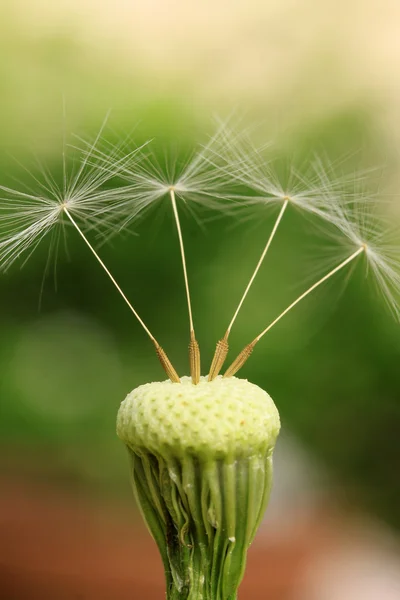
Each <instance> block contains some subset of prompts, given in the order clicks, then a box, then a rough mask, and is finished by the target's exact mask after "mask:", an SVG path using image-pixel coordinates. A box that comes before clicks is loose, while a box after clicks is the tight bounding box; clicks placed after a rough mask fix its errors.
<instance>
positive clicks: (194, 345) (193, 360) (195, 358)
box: [189, 330, 200, 385]
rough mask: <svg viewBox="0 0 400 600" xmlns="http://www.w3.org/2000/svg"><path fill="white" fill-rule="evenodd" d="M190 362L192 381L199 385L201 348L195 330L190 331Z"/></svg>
mask: <svg viewBox="0 0 400 600" xmlns="http://www.w3.org/2000/svg"><path fill="white" fill-rule="evenodd" d="M189 363H190V376H191V378H192V383H194V385H197V384H198V383H199V381H200V348H199V344H198V341H197V340H196V338H195V335H194V331H193V330H192V331H191V332H190V343H189Z"/></svg>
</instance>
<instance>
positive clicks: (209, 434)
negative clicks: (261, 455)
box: [117, 377, 280, 456]
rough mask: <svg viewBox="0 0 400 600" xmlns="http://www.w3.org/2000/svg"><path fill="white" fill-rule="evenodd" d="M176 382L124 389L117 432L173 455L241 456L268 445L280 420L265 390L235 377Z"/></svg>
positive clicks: (137, 444)
mask: <svg viewBox="0 0 400 600" xmlns="http://www.w3.org/2000/svg"><path fill="white" fill-rule="evenodd" d="M181 381H182V383H181V384H176V383H172V382H171V381H162V382H156V383H148V384H145V385H141V386H139V387H138V388H136V389H135V390H133V391H132V392H131V393H130V394H128V396H127V398H126V399H125V400H124V402H123V403H122V405H121V408H120V410H119V413H118V421H117V433H118V436H119V437H120V438H121V439H122V440H123V441H124V442H125V443H126V444H127V445H128V446H129V447H131V448H132V449H134V448H137V449H138V450H140V449H141V448H145V449H146V450H148V451H151V452H154V453H155V454H161V455H164V454H168V455H175V456H181V455H183V454H186V453H188V452H189V453H194V454H196V455H200V456H203V455H207V456H210V455H214V456H228V455H234V456H243V455H251V454H253V453H258V452H266V451H267V450H268V448H273V446H274V445H275V440H276V438H277V435H278V433H279V428H280V421H279V414H278V411H277V409H276V407H275V404H274V402H273V401H272V399H271V397H270V396H269V395H268V394H267V392H265V391H264V390H262V389H261V388H259V387H258V386H257V385H254V384H252V383H249V382H248V381H247V380H245V379H238V378H236V377H229V378H227V379H224V378H223V377H218V378H217V379H215V380H214V381H212V382H208V381H207V379H206V377H202V378H201V380H200V383H199V384H198V385H193V384H192V382H191V379H190V377H182V380H181Z"/></svg>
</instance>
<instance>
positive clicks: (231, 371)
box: [224, 244, 366, 377]
mask: <svg viewBox="0 0 400 600" xmlns="http://www.w3.org/2000/svg"><path fill="white" fill-rule="evenodd" d="M365 251H366V245H365V244H363V245H362V246H361V247H360V248H358V250H356V251H355V252H353V254H351V255H350V256H348V257H347V258H346V259H345V260H344V261H342V262H341V263H340V264H339V265H337V266H336V267H335V268H334V269H332V270H331V271H329V273H327V274H326V275H324V276H323V277H322V278H321V279H319V280H318V281H317V282H316V283H314V284H313V285H312V286H311V287H310V288H308V290H306V291H305V292H303V293H302V294H301V296H299V297H298V298H297V299H296V300H295V301H294V302H292V303H291V304H290V305H289V306H288V307H287V308H286V309H285V310H284V311H283V312H282V313H281V314H280V315H279V316H278V317H276V319H274V320H273V321H272V323H270V324H269V325H268V327H266V328H265V329H264V330H263V331H262V332H261V333H260V334H259V335H258V336H257V337H256V338H254V340H253V341H252V342H250V344H248V345H247V346H245V348H244V349H243V350H242V351H241V352H240V354H239V355H238V357H237V358H236V359H235V360H234V362H233V363H232V364H231V366H230V367H229V368H228V369H227V371H226V372H225V373H224V377H231V376H232V375H235V373H237V371H238V370H239V369H240V368H241V367H242V366H243V365H244V363H245V362H246V360H247V359H248V358H249V356H250V354H251V352H252V350H253V348H254V346H255V345H256V344H257V342H259V341H260V339H261V338H262V337H263V336H264V335H265V334H266V333H267V332H268V331H269V330H270V329H272V327H273V326H274V325H276V324H277V323H278V321H280V320H281V319H282V317H284V316H285V315H286V314H287V313H288V312H289V311H290V310H292V308H294V307H295V306H296V305H297V304H298V303H299V302H301V300H304V298H306V296H308V295H309V294H311V292H313V291H314V290H315V289H316V288H317V287H319V286H320V285H321V284H322V283H324V282H325V281H327V280H328V279H329V278H330V277H332V276H333V275H335V273H337V272H338V271H340V270H341V269H343V268H344V267H345V266H346V265H348V264H349V263H350V262H352V261H353V260H354V259H355V258H357V256H359V255H360V254H361V253H362V252H365Z"/></svg>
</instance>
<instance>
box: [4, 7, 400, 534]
mask: <svg viewBox="0 0 400 600" xmlns="http://www.w3.org/2000/svg"><path fill="white" fill-rule="evenodd" d="M356 4H357V3H356V2H347V3H346V10H347V16H348V19H347V22H346V23H342V22H341V19H340V18H339V14H338V13H339V12H340V11H339V8H336V9H335V6H336V7H337V3H327V4H326V6H325V8H324V10H325V11H327V12H328V13H329V10H331V12H330V16H331V18H330V19H328V17H327V16H325V14H324V13H323V11H322V9H321V8H319V7H317V5H316V3H315V2H311V1H310V2H307V3H304V9H303V10H302V11H299V9H298V7H292V6H291V4H290V3H289V2H284V3H280V4H279V3H272V4H271V7H269V8H267V7H264V5H263V4H261V3H256V2H251V3H250V4H249V3H243V5H241V4H240V3H239V4H237V5H236V4H235V7H234V8H233V9H232V10H230V9H229V7H228V4H226V3H223V8H222V5H221V7H220V8H217V7H214V9H213V8H212V7H211V4H210V3H208V2H206V3H205V5H204V7H203V8H202V7H193V6H192V8H191V9H190V8H189V7H188V6H187V5H184V4H183V3H181V2H177V3H176V6H175V5H174V6H172V7H169V8H168V9H167V7H166V5H163V4H162V3H157V2H153V3H150V5H149V6H147V8H146V7H145V6H144V4H143V6H140V3H139V5H138V6H135V7H130V6H129V3H124V2H122V3H121V6H120V7H118V3H116V4H113V6H114V8H112V7H111V4H110V6H108V4H107V3H105V4H102V5H101V6H100V7H99V10H97V5H96V4H95V3H92V2H89V1H87V2H80V3H77V2H72V3H68V5H67V4H64V3H60V5H58V4H57V6H55V5H53V4H50V3H49V2H45V1H42V2H36V1H35V2H33V3H31V4H30V6H26V5H25V3H23V2H12V3H11V2H5V3H3V4H2V7H1V8H0V12H1V19H0V22H1V25H0V29H1V36H0V50H1V51H0V86H1V90H2V93H1V99H0V130H1V137H0V149H1V153H0V173H1V177H0V182H1V184H3V185H10V186H11V187H16V186H18V185H19V184H18V183H16V182H15V178H16V179H17V180H18V182H20V183H22V184H24V183H26V184H27V185H30V183H29V182H30V181H31V180H30V179H29V176H28V175H27V174H26V173H25V172H24V170H23V168H22V167H21V166H20V164H18V162H22V164H24V165H28V166H29V165H30V164H31V158H30V156H31V152H32V151H34V152H35V153H36V154H37V155H38V156H39V157H40V160H43V161H45V162H46V163H47V164H48V165H49V167H50V168H51V170H52V172H53V173H55V174H56V176H57V175H58V176H59V175H60V173H61V166H62V165H61V139H62V129H63V114H62V104H63V98H64V99H65V102H66V107H67V129H68V131H73V132H75V133H77V134H79V135H81V134H83V135H85V136H88V137H90V136H93V135H95V134H96V132H97V131H98V129H99V127H100V125H101V122H102V120H103V118H104V115H105V113H106V112H107V110H108V109H109V108H110V107H111V108H112V109H113V112H112V117H111V120H110V129H109V130H108V133H107V135H109V136H110V137H111V138H113V137H114V138H115V137H116V136H117V134H116V133H115V132H124V131H131V130H132V128H134V127H137V136H136V139H137V141H138V142H140V141H142V140H145V139H148V138H150V137H155V138H156V140H155V142H154V145H155V147H156V148H157V153H158V154H159V156H160V158H161V159H162V157H163V154H164V153H165V152H168V150H169V149H170V148H172V149H173V151H174V152H175V150H176V149H177V148H178V149H180V150H181V151H182V152H183V153H185V151H186V150H187V149H188V148H191V146H192V145H193V144H194V143H197V141H198V140H200V141H203V140H204V139H206V136H207V134H208V133H212V128H211V125H210V123H211V116H212V114H213V113H217V114H220V115H222V116H225V115H227V114H229V113H230V111H231V110H232V109H235V110H239V112H241V113H244V114H245V117H244V126H246V125H247V124H251V123H254V122H257V123H258V122H262V134H260V137H262V136H264V137H265V139H268V137H272V138H273V139H274V140H275V141H276V146H277V148H278V150H279V153H280V155H282V156H284V157H285V159H287V160H288V161H290V160H292V158H293V157H296V161H297V162H298V164H301V165H304V167H307V163H308V160H309V159H310V157H311V156H312V155H313V153H314V152H316V153H317V154H318V153H323V154H324V155H327V156H328V157H329V159H330V160H331V161H333V162H335V161H337V160H341V159H342V158H343V157H344V156H348V157H349V158H348V160H347V163H346V169H347V170H348V172H351V170H352V169H353V168H358V167H362V168H363V167H370V166H371V165H378V166H382V165H383V166H384V176H383V180H384V181H383V183H382V184H381V185H382V188H383V189H384V193H385V194H389V195H390V196H391V197H394V200H393V203H392V204H391V205H390V206H389V205H388V208H387V210H388V211H392V213H391V214H390V218H391V220H392V221H393V222H396V220H397V222H399V223H400V209H399V202H398V197H395V195H394V194H393V192H395V191H396V189H397V184H398V172H399V171H398V166H399V153H398V147H399V146H398V144H397V137H398V135H399V134H400V127H399V124H398V119H397V113H396V111H398V103H397V102H396V93H397V90H396V89H395V86H394V85H393V74H394V73H395V72H396V68H397V67H396V65H397V62H398V59H399V57H400V48H397V46H400V44H398V41H397V46H396V45H395V42H394V40H395V37H394V33H393V31H392V28H391V21H392V18H394V13H396V17H397V18H399V17H400V13H399V11H398V10H397V11H396V9H395V8H393V13H391V12H390V10H391V6H390V5H389V4H390V3H386V4H385V3H383V5H382V7H381V12H380V15H381V17H380V19H378V20H376V19H375V12H374V10H373V8H374V7H375V8H376V6H377V5H375V4H374V3H370V2H366V3H365V6H364V9H363V14H362V15H360V14H359V12H358V11H357V7H356ZM328 5H329V7H330V9H328V8H327V7H328ZM228 9H229V10H228ZM292 9H293V10H292ZM213 10H214V11H215V12H213ZM171 12H172V13H173V15H171ZM228 13H229V14H228ZM398 13H399V14H398ZM222 24H225V28H224V29H223V34H221V35H219V34H220V32H221V28H220V27H221V25H222ZM352 26H353V27H352ZM166 30H167V32H168V34H167V33H166ZM354 31H355V40H354V38H352V37H351V35H350V32H351V33H354ZM379 34H381V37H379ZM375 38H378V39H379V40H380V43H376V44H375V45H374V42H373V43H372V45H369V42H370V40H371V39H375ZM352 39H353V42H352ZM390 40H392V45H390ZM367 48H368V50H369V55H368V57H367V56H366V55H365V50H366V49H367ZM361 57H362V59H361ZM390 61H391V62H390ZM385 69H386V71H385ZM385 73H386V74H385ZM396 77H397V79H398V75H396ZM15 158H16V159H17V161H15V160H14V159H15ZM206 216H207V215H206ZM272 223H273V219H272V215H265V218H262V219H258V220H257V224H255V222H254V221H243V222H234V223H233V221H232V219H230V218H229V217H223V218H222V217H221V218H219V219H216V220H208V221H207V223H206V226H205V227H204V229H202V228H199V227H198V225H197V224H196V223H194V222H193V221H192V220H191V219H190V218H188V217H187V216H186V215H184V216H183V217H182V226H183V231H184V238H185V243H186V254H187V260H188V265H189V276H190V283H191V290H192V296H193V307H194V315H195V323H196V330H197V335H198V339H199V342H200V345H201V349H202V359H203V365H204V367H203V369H205V365H207V364H209V363H210V361H211V358H212V354H213V351H214V347H215V342H216V340H217V339H219V338H220V337H221V335H222V334H223V332H224V331H225V328H226V325H227V322H228V320H229V318H230V316H231V314H232V312H233V310H234V308H235V303H236V302H237V300H238V299H239V297H240V294H241V292H242V290H243V289H244V286H245V284H246V282H247V278H248V277H249V275H250V273H251V269H252V267H253V265H254V264H255V261H256V259H257V257H258V255H259V253H260V251H261V248H262V247H263V244H264V243H265V239H266V235H267V232H268V231H269V230H270V228H271V226H272ZM302 223H303V222H302V221H301V220H300V218H299V216H298V215H290V217H288V219H287V221H286V222H285V223H284V225H282V227H281V230H280V233H279V237H278V238H277V240H276V244H275V243H274V246H273V248H272V249H271V253H270V255H269V257H268V260H267V262H266V264H265V267H264V268H263V270H262V271H261V273H260V275H259V277H258V279H257V280H256V283H255V285H254V288H253V289H252V292H251V294H250V296H249V298H248V300H247V301H246V303H245V305H244V307H243V310H242V312H241V314H240V318H239V319H238V322H237V325H236V326H235V329H234V330H233V335H232V339H231V343H232V355H234V354H235V351H238V350H239V349H241V348H242V346H243V345H244V344H245V343H247V342H248V341H249V340H250V339H251V338H252V336H254V334H256V333H257V332H258V331H259V330H260V329H261V328H262V327H263V326H265V325H266V324H267V323H268V322H269V320H271V319H272V318H273V317H274V316H275V315H276V314H277V313H278V312H279V310H280V309H282V308H284V307H285V306H286V304H287V302H288V301H290V299H292V298H293V297H295V296H294V295H295V293H296V291H301V290H302V289H304V279H303V276H304V273H303V271H301V270H299V269H298V267H297V263H296V257H298V252H299V250H298V248H301V247H303V246H304V244H307V243H308V242H307V240H308V238H307V235H308V232H309V229H308V228H307V226H306V227H303V225H302ZM310 229H311V228H310ZM135 232H136V234H137V235H135V236H128V237H121V238H118V237H117V238H114V239H113V241H112V244H110V245H109V246H104V247H102V249H101V256H102V258H103V259H104V261H105V262H106V264H107V265H108V266H109V268H110V270H111V271H112V273H113V275H114V276H115V277H116V279H117V280H118V281H119V282H120V284H121V286H122V287H123V289H124V291H125V293H126V294H127V296H128V297H129V298H131V299H132V300H133V302H134V305H135V307H136V308H137V309H138V310H139V312H140V314H141V315H142V316H143V318H144V320H145V322H146V323H147V324H148V325H149V327H150V328H151V330H152V331H154V332H155V333H156V336H157V338H158V339H159V340H160V341H161V343H162V344H163V346H164V347H165V349H166V350H167V351H168V354H169V355H170V357H171V358H172V360H173V362H174V364H175V366H176V368H177V370H178V371H179V373H181V374H183V373H186V372H187V343H188V340H187V319H186V305H185V297H184V287H183V280H182V275H181V268H180V262H179V253H178V246H177V239H176V232H175V229H174V225H173V221H172V216H171V215H170V214H169V211H167V210H163V211H162V214H161V213H160V214H158V212H157V210H155V211H154V212H150V213H149V215H148V216H147V218H146V219H145V220H143V222H140V223H138V225H137V227H135ZM321 243H323V242H321ZM302 245H303V246H302ZM46 257H47V247H46V243H44V244H43V245H42V246H41V247H40V249H38V251H37V252H36V253H35V254H34V255H33V256H32V258H31V259H30V260H29V262H28V263H27V264H26V266H25V267H24V268H23V270H20V269H19V268H18V267H14V268H12V269H11V270H10V271H9V272H8V273H6V274H3V275H2V276H1V278H0V306H1V311H0V331H1V344H0V394H1V396H0V444H1V452H0V468H1V471H2V473H3V475H4V477H5V478H7V477H9V476H11V475H12V476H15V474H16V473H17V474H18V475H20V476H21V477H22V478H26V479H32V480H34V481H40V480H41V479H43V480H46V481H51V482H53V484H54V485H61V486H63V485H66V486H68V487H74V486H76V487H77V488H79V489H81V488H85V489H87V491H88V492H89V493H93V494H96V495H101V496H103V497H109V498H111V499H113V498H114V499H115V498H117V499H118V501H120V500H121V499H124V500H126V501H127V502H130V501H131V499H130V490H129V484H128V473H127V460H126V457H125V452H124V448H123V447H122V445H121V444H120V443H119V441H118V439H117V438H116V435H115V425H114V423H115V417H116V412H117V409H118V406H119V403H120V402H121V400H122V399H123V398H124V397H125V395H126V394H127V393H128V392H129V391H130V390H131V389H132V388H133V387H135V386H137V385H139V384H141V383H144V382H147V381H152V380H157V379H159V378H162V377H163V372H162V371H161V368H160V366H159V364H158V362H157V359H156V357H155V356H154V352H153V349H152V346H151V344H150V343H149V341H148V340H147V339H146V337H145V335H144V333H143V332H142V330H141V329H140V326H139V325H138V324H137V323H136V322H135V320H134V319H133V318H132V317H131V315H130V313H129V311H128V310H127V309H126V307H125V305H124V304H123V302H122V300H121V299H120V298H119V297H118V295H117V293H116V292H115V290H114V289H113V287H112V286H111V284H110V283H109V282H108V281H107V279H106V278H105V276H104V274H103V273H102V271H101V270H100V268H99V267H98V265H97V264H96V263H95V262H94V260H93V258H92V256H91V255H90V254H89V253H88V252H87V249H86V248H85V247H84V246H83V244H82V242H81V240H80V239H79V238H78V236H77V235H75V234H74V232H73V231H71V232H70V235H69V239H68V255H67V254H66V253H63V252H61V254H60V256H59V258H58V261H57V272H56V276H55V277H53V273H52V272H50V273H49V274H48V276H47V278H46V279H45V280H44V284H43V290H41V286H42V280H43V273H44V268H45V264H46ZM314 258H315V257H314ZM292 260H293V262H292ZM55 279H56V285H55ZM339 279H340V278H339ZM342 283H343V279H341V280H340V281H338V282H337V288H336V286H335V285H332V286H328V288H327V289H326V290H325V291H323V292H322V293H320V294H317V296H316V297H315V298H313V299H311V300H310V302H309V303H307V305H306V306H304V307H303V306H302V307H299V310H298V311H297V312H296V313H295V314H293V315H291V316H290V317H288V319H287V320H286V319H285V320H284V321H282V323H280V324H279V325H278V326H277V327H276V328H275V329H274V330H273V331H272V332H271V334H270V335H268V336H267V337H266V338H265V339H264V340H263V341H262V343H260V344H259V346H258V347H257V348H256V350H255V352H254V355H253V356H252V358H251V360H250V361H249V362H248V364H246V366H245V367H244V368H243V371H242V372H241V375H242V376H243V377H246V378H248V379H249V380H251V381H252V382H254V383H256V384H258V385H260V386H261V387H263V388H264V389H266V390H267V391H268V392H269V393H270V394H271V396H272V397H273V398H274V400H275V402H276V404H277V406H278V408H279V410H280V412H281V416H282V421H283V427H284V429H287V430H289V431H291V432H293V433H294V435H295V436H296V437H297V438H298V440H300V443H301V444H302V445H303V446H304V447H305V448H306V449H307V451H308V452H309V453H310V455H311V456H313V457H315V460H316V461H317V462H318V465H319V468H320V469H321V470H322V471H323V472H326V473H327V474H328V475H329V478H330V486H331V488H332V489H336V493H337V492H338V491H339V492H340V493H342V496H343V499H344V500H345V502H347V503H348V504H349V505H351V506H352V507H353V508H354V507H358V508H360V509H363V510H367V511H369V512H370V513H371V514H373V515H376V516H378V517H379V518H380V519H382V520H383V521H386V522H387V523H389V524H390V525H391V526H392V527H393V528H394V529H397V530H398V529H399V527H400V512H399V509H398V506H399V496H400V477H399V466H400V435H399V431H400V377H399V365H400V329H399V326H398V325H397V324H396V323H395V322H394V321H393V320H392V319H391V317H390V315H388V314H387V312H386V311H385V308H384V306H383V302H381V301H380V300H379V298H378V297H377V295H376V294H374V293H373V292H372V293H371V289H370V287H369V286H368V285H367V284H366V282H365V277H364V273H363V272H362V269H360V268H358V269H357V270H356V272H355V273H354V275H353V277H352V279H351V281H350V282H349V284H348V285H347V287H346V289H345V291H344V293H343V294H342V295H341V294H340V293H339V291H340V290H341V289H342V287H343V286H342ZM39 301H40V308H39Z"/></svg>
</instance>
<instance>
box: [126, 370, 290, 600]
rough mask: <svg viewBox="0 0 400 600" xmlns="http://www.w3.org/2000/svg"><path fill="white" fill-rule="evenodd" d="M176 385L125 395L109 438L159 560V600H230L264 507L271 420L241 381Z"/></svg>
mask: <svg viewBox="0 0 400 600" xmlns="http://www.w3.org/2000/svg"><path fill="white" fill-rule="evenodd" d="M181 381H182V383H181V384H175V383H171V381H164V382H156V383H150V384H145V385H142V386H140V387H138V388H136V389H135V390H133V392H131V393H130V394H129V395H128V396H127V398H126V399H125V400H124V402H123V403H122V405H121V408H120V410H119V413H118V421H117V433H118V435H119V437H120V438H121V439H122V440H123V441H124V442H125V444H126V445H127V447H128V449H129V454H130V457H131V460H132V471H133V484H134V491H135V495H136V499H137V501H138V504H139V506H140V508H141V510H142V513H143V516H144V518H145V520H146V522H147V525H148V527H149V529H150V531H151V533H152V535H153V537H154V539H155V541H156V542H157V544H158V547H159V550H160V552H161V555H162V558H163V562H164V567H165V572H166V579H167V598H168V599H169V600H172V599H177V600H178V599H179V600H183V599H191V600H200V599H203V600H233V599H234V598H236V593H237V588H238V585H239V583H240V581H241V579H242V577H243V573H244V568H245V561H246V552H247V549H248V547H249V545H250V543H251V542H252V540H253V538H254V535H255V533H256V531H257V528H258V525H259V524H260V521H261V519H262V516H263V514H264V510H265V507H266V504H267V502H268V498H269V492H270V489H271V483H272V452H273V449H274V446H275V442H276V438H277V436H278V433H279V429H280V421H279V414H278V411H277V409H276V407H275V404H274V402H273V401H272V399H271V398H270V396H269V395H268V394H267V393H266V392H265V391H263V390H262V389H261V388H259V387H258V386H256V385H253V384H252V383H249V382H248V381H246V380H244V379H238V378H236V377H231V378H226V379H224V378H222V377H218V378H217V379H215V380H214V381H212V382H208V381H207V380H206V378H205V377H202V378H201V380H200V383H199V384H198V385H193V384H192V383H191V380H190V378H189V377H183V378H182V380H181Z"/></svg>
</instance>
